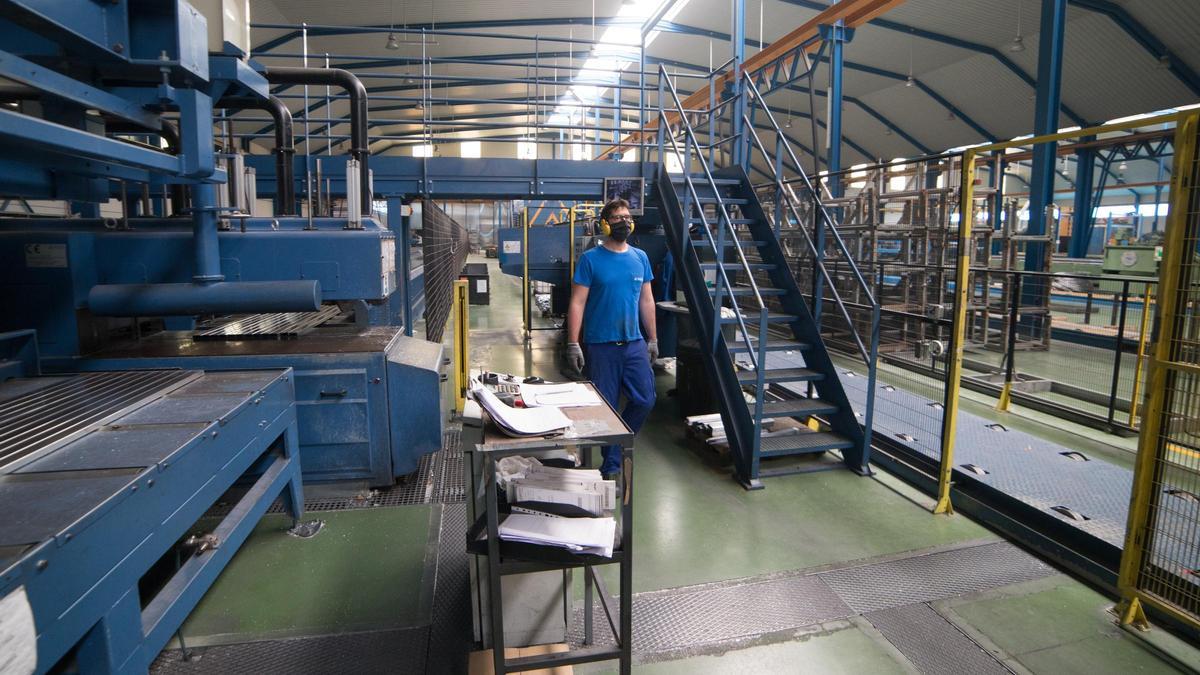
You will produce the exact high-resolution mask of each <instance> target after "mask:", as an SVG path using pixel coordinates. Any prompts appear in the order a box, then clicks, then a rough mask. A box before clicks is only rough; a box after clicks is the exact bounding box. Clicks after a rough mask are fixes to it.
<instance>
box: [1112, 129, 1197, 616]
mask: <svg viewBox="0 0 1200 675" xmlns="http://www.w3.org/2000/svg"><path fill="white" fill-rule="evenodd" d="M1197 120H1198V118H1197V117H1192V118H1191V119H1190V120H1189V122H1188V123H1187V124H1185V125H1184V126H1183V128H1182V129H1181V136H1184V139H1183V140H1184V142H1183V143H1181V146H1182V147H1181V156H1179V157H1177V158H1176V162H1175V170H1174V172H1173V176H1174V182H1173V183H1172V186H1173V187H1174V186H1176V185H1178V186H1180V187H1182V188H1185V189H1183V190H1180V192H1181V194H1178V195H1174V196H1173V199H1172V208H1174V209H1177V212H1176V213H1174V214H1173V217H1172V218H1170V220H1169V221H1168V222H1169V223H1170V227H1171V228H1173V229H1174V231H1172V232H1169V233H1168V241H1167V246H1168V250H1167V255H1166V258H1165V267H1164V272H1163V293H1164V307H1163V317H1162V323H1163V334H1162V336H1161V341H1160V342H1161V344H1159V346H1158V351H1157V354H1156V356H1157V358H1156V363H1155V368H1154V370H1155V372H1154V374H1153V375H1152V382H1153V383H1154V384H1155V386H1158V385H1160V384H1161V391H1155V392H1151V396H1150V397H1149V404H1148V409H1147V411H1146V412H1147V429H1146V431H1147V434H1146V435H1145V436H1143V439H1142V446H1141V453H1142V454H1143V456H1144V457H1143V460H1142V463H1141V464H1140V465H1139V467H1138V471H1139V476H1138V479H1137V480H1136V482H1135V494H1134V502H1133V504H1134V507H1133V512H1134V518H1133V519H1132V520H1131V524H1132V525H1133V527H1134V532H1133V533H1132V537H1131V538H1132V541H1133V545H1132V546H1128V547H1127V549H1128V550H1127V553H1128V554H1130V555H1132V556H1134V560H1133V564H1131V565H1129V566H1128V569H1127V570H1126V574H1127V575H1128V574H1129V572H1130V571H1132V573H1133V574H1135V575H1136V582H1135V585H1136V589H1137V590H1138V591H1139V592H1140V593H1142V594H1144V596H1148V597H1149V598H1150V599H1154V600H1157V601H1158V603H1160V604H1162V605H1165V606H1166V607H1167V608H1168V610H1169V611H1172V613H1174V614H1176V616H1181V615H1182V617H1184V618H1185V620H1187V621H1189V622H1190V623H1192V624H1193V625H1196V624H1198V623H1200V189H1198V188H1197V185H1198V183H1197V181H1200V144H1198V143H1197V142H1196V141H1197V135H1198V131H1200V130H1198V126H1197ZM1145 473H1148V474H1149V475H1144V474H1145ZM1137 488H1148V489H1137ZM1141 506H1144V508H1139V507H1141ZM1141 514H1145V520H1144V521H1140V522H1139V521H1138V516H1139V515H1141ZM1139 544H1140V546H1139Z"/></svg>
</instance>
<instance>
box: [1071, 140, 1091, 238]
mask: <svg viewBox="0 0 1200 675" xmlns="http://www.w3.org/2000/svg"><path fill="white" fill-rule="evenodd" d="M1094 139H1095V136H1087V137H1085V138H1083V139H1081V140H1084V141H1089V140H1094ZM1075 158H1076V162H1075V213H1074V214H1073V215H1072V222H1071V243H1070V244H1069V245H1068V247H1067V255H1068V256H1070V257H1072V258H1086V257H1087V250H1088V243H1089V242H1091V240H1092V223H1093V215H1092V210H1093V208H1094V207H1095V205H1094V204H1093V203H1092V196H1093V192H1092V190H1093V185H1092V183H1093V182H1094V180H1095V176H1096V151H1095V150H1093V149H1091V148H1082V149H1080V150H1079V152H1077V153H1076V154H1075Z"/></svg>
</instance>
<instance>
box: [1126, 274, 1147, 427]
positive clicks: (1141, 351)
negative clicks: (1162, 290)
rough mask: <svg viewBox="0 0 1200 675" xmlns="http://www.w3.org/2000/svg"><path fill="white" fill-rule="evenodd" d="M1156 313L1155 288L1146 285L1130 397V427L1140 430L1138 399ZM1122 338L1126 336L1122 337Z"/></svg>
mask: <svg viewBox="0 0 1200 675" xmlns="http://www.w3.org/2000/svg"><path fill="white" fill-rule="evenodd" d="M1153 311H1154V286H1153V285H1152V284H1146V290H1145V292H1143V293H1142V320H1141V323H1140V324H1139V326H1138V347H1137V359H1136V360H1135V361H1134V365H1133V395H1132V396H1130V397H1129V426H1131V427H1133V428H1135V429H1137V428H1138V398H1139V397H1140V396H1141V395H1142V375H1143V374H1144V373H1145V365H1146V343H1147V342H1148V341H1149V339H1150V316H1151V315H1152V313H1153ZM1121 337H1122V338H1124V337H1125V336H1124V335H1122V336H1121Z"/></svg>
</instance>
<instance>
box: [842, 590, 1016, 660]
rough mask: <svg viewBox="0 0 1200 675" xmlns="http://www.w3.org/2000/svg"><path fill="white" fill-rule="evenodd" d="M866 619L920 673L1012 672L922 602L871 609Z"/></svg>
mask: <svg viewBox="0 0 1200 675" xmlns="http://www.w3.org/2000/svg"><path fill="white" fill-rule="evenodd" d="M866 619H867V620H868V621H870V622H871V625H872V626H875V628H876V629H877V630H878V631H879V632H880V633H881V634H882V635H883V637H884V638H886V639H887V641H888V642H890V643H892V644H893V645H895V647H896V649H899V650H900V653H901V654H904V657H905V658H906V659H908V660H909V661H910V662H912V664H913V665H914V666H916V667H917V670H919V671H921V673H923V675H960V673H971V674H972V675H1005V674H1006V673H1011V672H1012V671H1011V670H1009V669H1008V668H1007V667H1005V666H1004V665H1003V664H1002V663H1000V662H999V661H997V660H996V658H995V657H994V656H992V655H991V654H989V653H988V652H987V651H986V650H984V648H983V647H980V646H979V645H978V644H976V643H975V641H974V640H972V639H971V638H969V637H967V636H966V635H965V634H963V632H962V631H960V630H959V629H958V628H956V627H955V626H954V624H952V623H950V622H949V621H947V620H946V618H945V617H943V616H942V615H941V614H938V613H937V612H936V611H934V609H933V608H932V607H930V606H929V605H926V604H924V603H920V604H916V605H906V606H904V607H895V608H892V609H885V610H882V611H879V612H872V613H870V614H867V615H866Z"/></svg>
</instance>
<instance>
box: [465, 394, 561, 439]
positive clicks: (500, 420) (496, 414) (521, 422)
mask: <svg viewBox="0 0 1200 675" xmlns="http://www.w3.org/2000/svg"><path fill="white" fill-rule="evenodd" d="M471 391H472V393H473V394H474V396H475V400H477V401H479V404H480V405H482V406H483V408H484V409H485V410H487V411H488V414H489V415H491V416H492V420H493V421H495V422H496V426H498V427H500V430H501V431H503V432H504V433H505V434H507V435H509V436H518V437H519V436H543V435H545V434H549V433H553V432H555V431H562V430H563V429H567V428H569V427H570V426H571V420H569V419H567V416H566V415H564V414H562V411H560V410H559V409H557V408H513V407H512V406H508V405H505V404H504V402H503V401H501V400H500V399H498V398H496V395H495V394H493V393H492V392H490V391H488V389H487V388H486V387H482V386H476V388H474V389H472V390H471Z"/></svg>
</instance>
